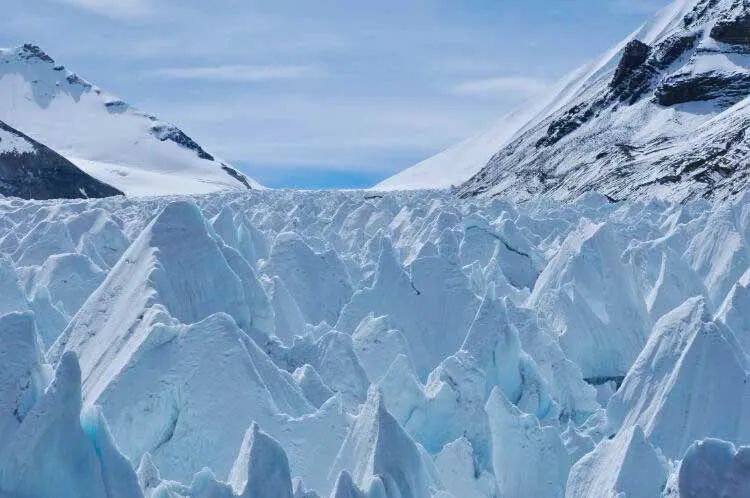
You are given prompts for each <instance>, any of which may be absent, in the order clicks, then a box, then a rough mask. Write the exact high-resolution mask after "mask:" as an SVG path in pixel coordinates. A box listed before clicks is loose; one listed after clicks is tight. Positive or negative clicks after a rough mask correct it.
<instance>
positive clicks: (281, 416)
mask: <svg viewBox="0 0 750 498" xmlns="http://www.w3.org/2000/svg"><path fill="white" fill-rule="evenodd" d="M749 202H750V197H744V198H742V199H739V200H736V201H731V202H724V203H718V202H716V203H711V202H708V201H703V200H700V201H692V202H689V203H685V204H675V203H670V202H664V201H630V202H617V203H614V202H611V201H610V200H609V199H607V198H606V197H604V196H599V195H596V194H587V195H585V196H582V197H580V198H578V199H576V200H575V201H572V202H569V203H565V204H562V203H555V202H550V201H529V202H526V203H523V204H517V205H516V204H511V203H508V202H505V201H501V200H498V199H482V198H479V199H471V200H460V199H458V198H456V197H454V196H452V195H450V194H449V193H446V192H437V191H435V192H418V193H417V192H414V193H392V194H384V195H375V196H373V195H372V194H371V193H366V192H291V191H277V192H270V191H252V192H242V193H240V192H225V193H214V194H207V195H199V196H184V197H179V198H178V197H174V198H170V197H155V198H142V199H125V198H109V199H98V200H94V199H92V200H75V201H74V200H70V201H22V200H20V199H14V198H0V213H2V214H1V215H0V252H1V253H2V254H1V255H0V496H8V497H12V498H16V497H24V498H26V497H28V498H50V497H51V496H55V497H59V498H69V497H70V498H73V497H75V498H80V497H83V496H85V497H93V498H99V497H102V498H104V497H109V498H112V497H117V498H131V497H132V498H240V497H243V498H250V497H252V498H260V497H262V498H277V497H278V498H314V497H318V498H326V497H334V498H337V497H342V498H504V497H518V498H525V497H539V496H545V497H556V496H557V497H578V496H597V497H599V496H601V497H610V496H611V497H615V496H622V495H623V494H625V495H626V496H629V497H644V498H645V497H658V496H665V497H666V496H669V497H672V498H676V497H682V498H686V497H694V496H731V497H740V496H746V493H747V489H748V486H749V484H748V482H749V481H750V475H748V471H747V468H748V466H747V449H746V447H747V445H748V444H750V423H748V410H750V389H748V387H747V386H748V371H749V370H750V359H748V353H749V352H750V351H749V350H748V344H750V339H748V337H750V329H748V323H750V314H749V313H750V310H749V308H748V305H747V304H748V302H749V301H748V299H750V298H748V290H747V289H748V287H750V277H748V275H750V224H748V222H747V220H748V219H749V218H748V216H747V208H746V206H747V205H748V203H749ZM722 241H723V242H722ZM712 493H713V494H712ZM721 493H723V494H721ZM743 493H744V494H743Z"/></svg>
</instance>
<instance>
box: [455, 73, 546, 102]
mask: <svg viewBox="0 0 750 498" xmlns="http://www.w3.org/2000/svg"><path fill="white" fill-rule="evenodd" d="M548 86H549V82H548V81H545V80H541V79H538V78H530V77H525V76H500V77H497V78H483V79H476V80H469V81H464V82H462V83H459V84H458V85H456V86H454V87H453V88H452V89H451V93H453V94H455V95H466V96H472V97H497V96H502V95H514V96H530V95H534V94H537V93H539V92H541V91H543V90H544V89H545V88H547V87H548Z"/></svg>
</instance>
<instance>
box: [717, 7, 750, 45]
mask: <svg viewBox="0 0 750 498" xmlns="http://www.w3.org/2000/svg"><path fill="white" fill-rule="evenodd" d="M711 38H713V39H714V40H716V41H720V42H723V43H730V44H732V45H749V46H750V12H741V13H739V14H738V15H736V16H733V17H730V18H723V19H719V20H718V21H717V22H716V24H715V25H714V27H713V28H712V29H711Z"/></svg>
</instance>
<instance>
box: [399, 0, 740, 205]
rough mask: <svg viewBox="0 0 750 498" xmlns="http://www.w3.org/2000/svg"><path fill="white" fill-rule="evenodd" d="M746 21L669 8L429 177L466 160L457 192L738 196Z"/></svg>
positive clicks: (724, 4)
mask: <svg viewBox="0 0 750 498" xmlns="http://www.w3.org/2000/svg"><path fill="white" fill-rule="evenodd" d="M749 19H750V3H749V2H747V1H744V0H676V1H675V2H674V3H673V4H671V5H670V6H668V7H667V8H665V9H664V10H663V11H661V12H660V13H659V14H658V15H657V16H656V17H655V18H654V19H653V20H651V21H650V22H649V23H647V24H646V25H644V26H643V27H642V28H640V29H639V30H637V31H636V32H635V33H633V34H632V35H631V36H629V37H628V38H627V39H626V40H624V41H623V42H622V43H621V44H619V45H618V46H616V47H615V48H613V49H612V50H611V51H610V52H608V53H607V54H605V55H604V56H603V57H602V58H601V59H600V60H598V61H596V62H595V63H593V64H591V65H589V66H587V67H585V68H583V69H581V70H578V71H577V72H576V73H575V74H574V75H572V76H571V77H569V78H568V79H566V81H565V82H563V83H561V84H560V85H559V87H558V89H557V90H556V91H555V92H553V95H554V96H553V97H552V98H548V99H546V100H545V99H541V100H542V101H541V102H540V103H539V104H538V105H537V107H536V108H534V106H533V105H532V106H531V107H532V108H533V109H532V110H531V111H522V112H519V113H517V115H518V114H521V115H523V114H526V115H531V116H533V117H531V118H530V119H527V120H523V119H519V120H514V119H509V120H505V121H504V123H505V126H506V128H504V129H502V130H501V133H496V132H493V131H492V130H490V131H489V132H487V133H486V134H484V135H482V136H480V137H479V138H477V139H473V140H471V141H469V142H466V143H464V144H462V145H460V146H458V148H454V149H452V150H453V151H463V152H461V153H460V154H455V153H452V152H446V153H443V156H444V157H446V158H447V159H448V160H449V161H450V162H445V161H443V160H440V161H438V160H437V159H433V160H432V163H431V164H433V165H434V166H433V168H432V169H431V170H430V172H429V175H430V177H432V178H434V177H437V176H440V175H441V174H442V171H445V170H449V169H458V168H462V167H464V166H466V165H467V164H469V162H466V163H464V162H462V158H463V157H465V156H467V155H471V154H473V155H474V156H475V157H476V158H477V159H472V160H473V161H474V162H473V163H472V164H473V165H474V166H476V163H477V162H478V161H479V160H481V159H482V158H485V157H486V159H487V162H486V164H485V165H484V167H482V168H481V170H479V171H478V172H476V174H475V175H473V176H472V177H471V178H470V179H469V178H464V180H468V181H466V183H465V184H464V185H462V186H461V188H460V193H461V195H464V196H471V195H478V194H485V195H502V196H507V197H511V198H514V199H517V200H522V199H529V198H532V197H537V196H545V197H553V198H557V199H571V198H575V197H576V196H577V195H579V194H581V193H582V192H586V191H589V190H596V191H599V192H602V193H604V194H607V195H609V196H610V197H613V198H617V199H620V198H633V197H647V196H652V195H657V196H660V197H666V198H670V199H675V200H684V199H688V198H693V197H710V198H720V199H721V198H726V197H729V196H732V195H735V194H736V193H737V192H741V191H743V190H744V189H745V188H747V186H748V185H750V168H749V167H748V161H749V160H750V136H749V135H748V132H747V129H748V127H750V98H749V97H750V35H748V33H750V21H749ZM524 117H525V116H524ZM492 140H494V144H495V145H497V147H496V148H495V149H494V151H492V152H490V154H491V155H490V156H488V155H487V154H488V152H489V150H490V148H491V147H488V146H487V144H488V143H492ZM466 151H468V152H466ZM474 166H472V167H470V168H468V169H469V170H472V169H474ZM419 169H420V168H419V167H415V168H414V169H413V170H412V174H413V173H416V172H418V171H419ZM407 171H408V170H407ZM423 173H425V171H423ZM408 175H409V173H408V172H407V173H403V174H402V175H401V178H406V177H408ZM422 177H423V178H424V177H426V176H425V175H422ZM395 180H396V178H394V180H393V181H386V183H385V186H388V187H389V188H396V187H397V186H398V183H396V184H394V181H395ZM401 186H403V187H409V186H411V185H410V184H408V182H407V183H402V184H401Z"/></svg>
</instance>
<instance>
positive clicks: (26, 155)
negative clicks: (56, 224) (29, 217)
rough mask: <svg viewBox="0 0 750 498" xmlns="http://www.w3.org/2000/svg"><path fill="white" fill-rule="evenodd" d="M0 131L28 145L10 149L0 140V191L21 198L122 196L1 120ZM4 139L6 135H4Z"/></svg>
mask: <svg viewBox="0 0 750 498" xmlns="http://www.w3.org/2000/svg"><path fill="white" fill-rule="evenodd" d="M0 131H2V132H3V135H5V136H6V137H8V136H12V137H14V139H16V140H19V141H21V142H23V143H24V144H26V145H27V148H28V150H27V149H26V148H24V149H22V150H21V151H18V150H13V149H11V150H9V149H8V148H7V147H5V148H4V147H3V144H2V142H0V151H3V152H0V194H2V195H5V196H13V197H21V198H24V199H76V198H90V197H110V196H114V195H122V192H120V191H119V190H117V189H116V188H114V187H111V186H109V185H107V184H106V183H103V182H100V181H99V180H96V179H95V178H93V177H91V176H89V175H87V174H86V173H84V172H83V171H81V170H80V169H78V167H77V166H76V165H75V164H73V163H71V162H70V161H68V160H67V159H65V158H64V157H62V156H61V155H60V154H58V153H57V152H55V151H53V150H52V149H50V148H49V147H46V146H44V145H42V144H40V143H39V142H37V141H35V140H33V139H32V138H29V137H28V136H26V135H24V134H23V133H21V132H19V131H18V130H16V129H14V128H11V127H10V126H8V125H6V124H5V123H3V122H2V121H0ZM6 139H7V138H6Z"/></svg>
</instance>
